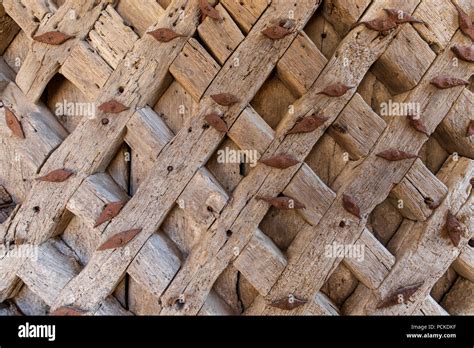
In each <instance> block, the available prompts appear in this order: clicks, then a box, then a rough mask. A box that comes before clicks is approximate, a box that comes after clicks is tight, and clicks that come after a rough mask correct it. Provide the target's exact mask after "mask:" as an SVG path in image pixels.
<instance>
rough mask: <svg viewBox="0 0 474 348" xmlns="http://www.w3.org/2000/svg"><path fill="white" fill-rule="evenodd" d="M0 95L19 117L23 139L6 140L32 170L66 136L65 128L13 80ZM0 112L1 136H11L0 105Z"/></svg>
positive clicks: (42, 161) (37, 166)
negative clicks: (33, 101)
mask: <svg viewBox="0 0 474 348" xmlns="http://www.w3.org/2000/svg"><path fill="white" fill-rule="evenodd" d="M0 98H1V99H2V100H3V103H4V104H5V105H6V106H7V107H8V108H9V109H10V110H11V111H12V112H13V113H14V114H15V115H16V117H17V118H18V119H19V120H20V122H21V124H22V129H23V132H24V134H25V139H17V138H14V139H13V138H12V139H11V140H10V141H11V142H12V143H13V144H14V146H15V147H16V148H18V152H20V153H21V154H22V156H23V158H25V159H26V160H27V161H28V162H30V163H32V164H33V165H34V166H35V168H36V169H38V168H40V167H41V165H42V164H43V163H44V161H45V160H46V159H47V158H48V157H49V155H50V154H51V153H52V152H53V151H54V150H55V149H56V148H57V147H58V146H59V145H60V144H61V143H62V141H63V139H64V138H66V136H67V132H66V130H65V129H64V128H63V127H62V126H61V124H60V123H59V122H58V120H57V119H56V117H55V116H54V115H52V114H51V112H50V111H49V110H48V109H47V108H46V107H45V106H44V105H42V104H33V103H32V102H31V101H30V100H29V99H28V98H27V97H26V96H25V95H24V94H23V93H22V92H21V90H20V89H19V88H18V87H17V86H16V85H15V84H14V83H13V82H10V83H9V84H8V86H7V87H6V88H5V89H4V90H3V91H1V92H0ZM0 112H1V114H2V116H0V133H1V134H2V136H5V137H11V131H10V130H9V129H8V128H7V126H6V123H5V117H4V112H5V108H1V109H0ZM25 179H26V178H25ZM29 179H33V178H29Z"/></svg>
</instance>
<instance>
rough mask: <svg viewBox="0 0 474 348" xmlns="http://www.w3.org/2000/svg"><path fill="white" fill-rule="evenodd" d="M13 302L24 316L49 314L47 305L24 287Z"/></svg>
mask: <svg viewBox="0 0 474 348" xmlns="http://www.w3.org/2000/svg"><path fill="white" fill-rule="evenodd" d="M14 302H15V304H16V306H17V307H18V309H20V311H21V312H22V313H23V314H24V315H46V314H48V313H49V307H48V305H47V304H46V303H44V301H43V300H42V299H41V298H40V297H39V296H38V295H36V294H35V293H34V292H33V291H31V290H30V288H29V287H28V286H26V285H23V286H22V288H21V290H20V291H19V292H18V294H17V295H16V296H15V298H14Z"/></svg>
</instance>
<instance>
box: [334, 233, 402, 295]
mask: <svg viewBox="0 0 474 348" xmlns="http://www.w3.org/2000/svg"><path fill="white" fill-rule="evenodd" d="M355 244H360V245H362V246H363V248H364V253H363V258H362V260H360V259H357V258H347V257H346V258H344V261H343V262H344V264H345V265H346V266H347V267H348V268H349V269H350V270H351V271H352V272H353V273H354V275H355V276H356V278H357V279H359V281H361V282H362V283H363V284H364V285H365V286H367V287H368V288H370V289H376V288H378V287H379V286H380V284H381V283H382V281H383V280H384V279H385V277H386V276H387V275H388V273H389V272H390V270H391V268H392V266H393V265H394V264H395V257H394V256H393V255H392V254H390V252H389V251H388V250H387V249H385V247H384V246H383V245H382V244H380V242H379V241H378V240H377V239H376V238H375V237H374V235H373V234H372V233H371V232H370V231H368V230H367V229H364V231H363V232H362V235H361V236H360V238H359V239H358V240H357V241H356V243H355Z"/></svg>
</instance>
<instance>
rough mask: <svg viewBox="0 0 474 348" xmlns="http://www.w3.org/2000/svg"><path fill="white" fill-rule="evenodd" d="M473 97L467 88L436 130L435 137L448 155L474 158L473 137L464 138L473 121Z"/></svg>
mask: <svg viewBox="0 0 474 348" xmlns="http://www.w3.org/2000/svg"><path fill="white" fill-rule="evenodd" d="M473 109H474V95H473V93H472V92H471V91H469V90H468V89H467V88H466V89H464V90H463V92H462V93H461V95H460V96H459V99H458V100H457V101H456V103H455V104H454V105H453V107H452V109H451V110H450V111H449V113H448V115H447V116H446V117H445V118H444V120H443V122H441V124H440V125H439V127H438V128H436V132H435V133H434V134H435V137H436V139H438V140H439V141H440V143H441V144H442V146H443V147H445V148H446V149H447V150H448V151H449V152H450V153H454V152H457V153H458V154H459V155H461V156H466V157H469V158H474V137H473V136H470V137H467V136H466V131H467V128H468V126H469V122H470V121H471V122H472V121H474V115H473V114H472V112H470V111H471V110H473Z"/></svg>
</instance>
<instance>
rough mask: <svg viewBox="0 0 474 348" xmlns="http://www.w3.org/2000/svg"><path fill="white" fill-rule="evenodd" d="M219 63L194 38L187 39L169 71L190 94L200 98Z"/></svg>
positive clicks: (215, 72)
mask: <svg viewBox="0 0 474 348" xmlns="http://www.w3.org/2000/svg"><path fill="white" fill-rule="evenodd" d="M219 69H220V67H219V64H217V63H216V61H215V60H214V59H213V58H212V57H211V56H210V55H209V53H207V51H206V50H205V49H204V48H203V47H202V46H201V45H200V44H199V42H198V41H197V40H195V39H189V41H188V43H187V44H186V45H185V46H184V48H183V50H182V51H181V53H180V54H179V56H178V57H177V58H176V59H175V60H174V62H173V64H171V66H170V73H171V74H172V75H173V77H174V78H175V79H176V80H177V81H178V82H179V83H180V84H181V85H182V86H183V87H184V89H185V90H186V91H187V92H188V93H189V94H191V96H192V97H193V98H194V100H196V101H198V100H200V99H201V97H202V95H203V94H204V92H205V90H206V88H207V87H208V86H209V84H210V83H211V82H212V80H213V78H214V76H215V75H216V74H217V72H218V71H219Z"/></svg>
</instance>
